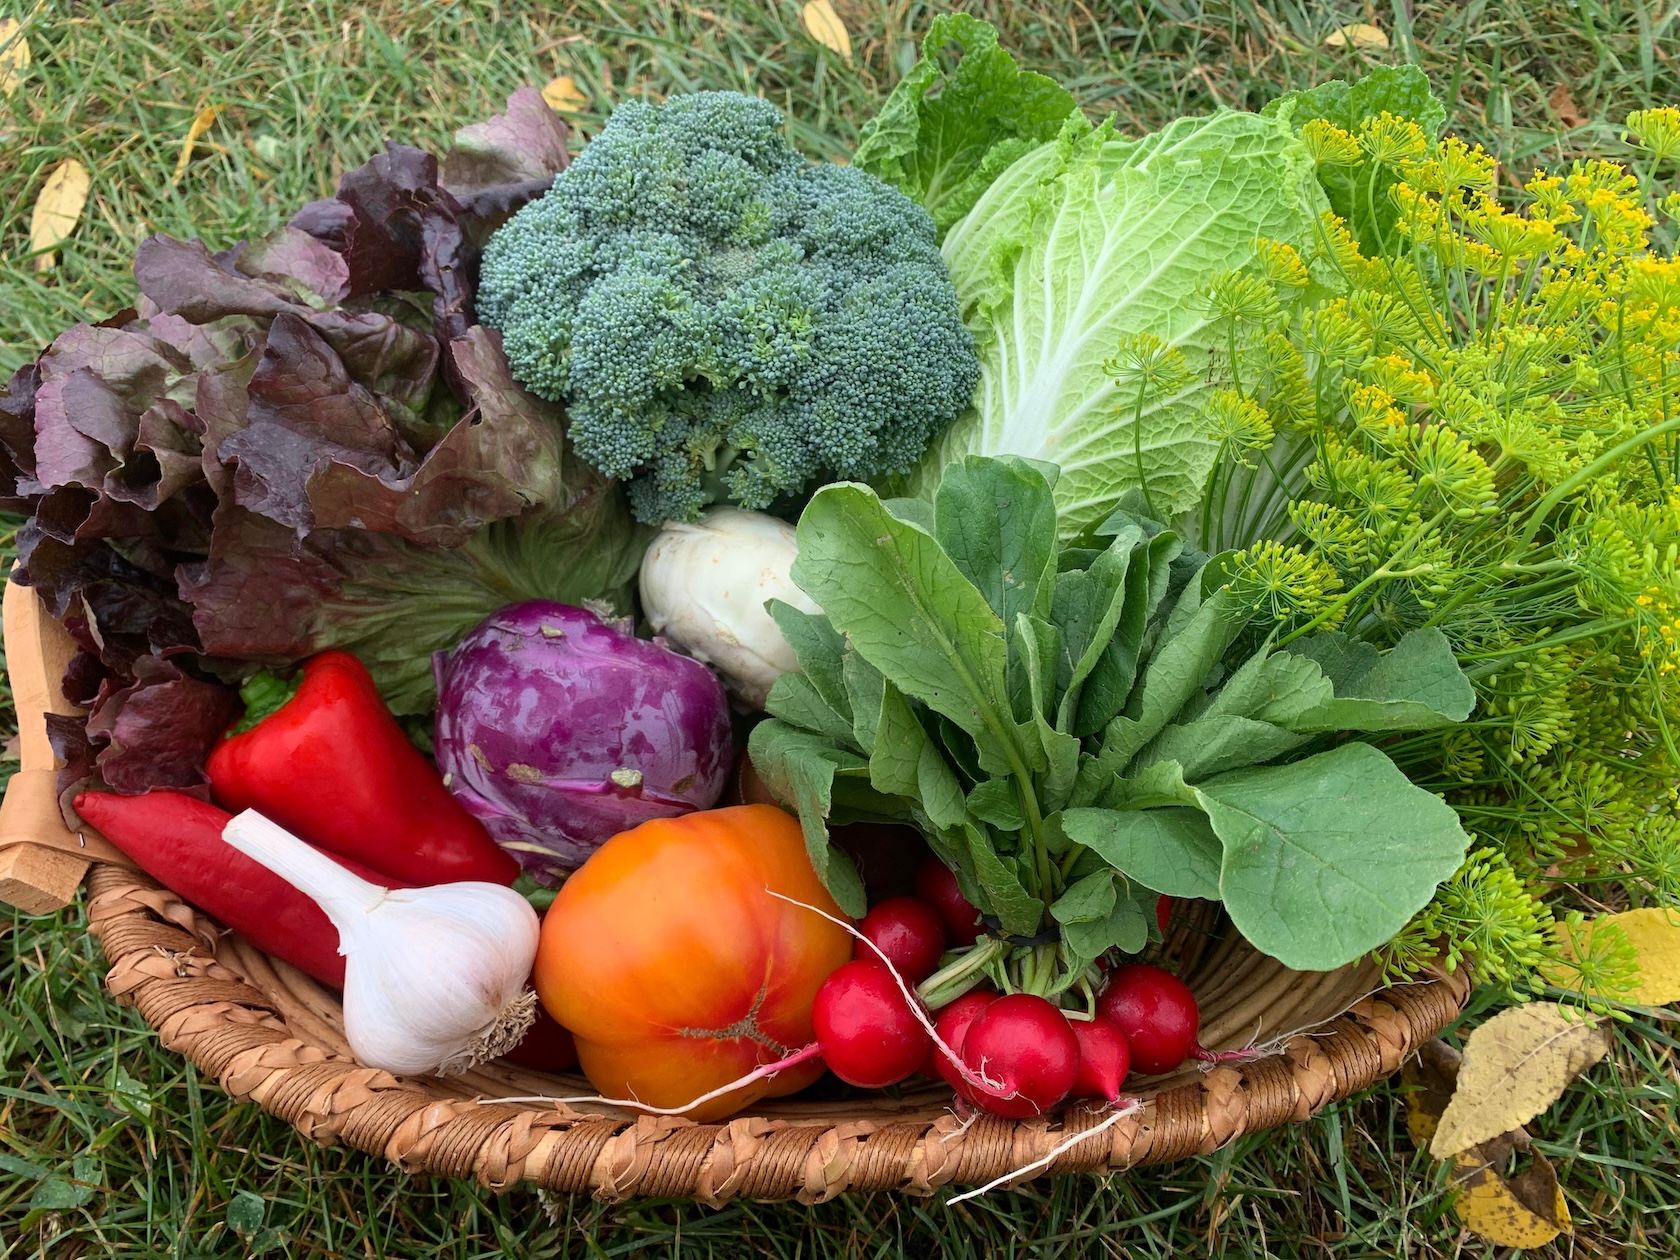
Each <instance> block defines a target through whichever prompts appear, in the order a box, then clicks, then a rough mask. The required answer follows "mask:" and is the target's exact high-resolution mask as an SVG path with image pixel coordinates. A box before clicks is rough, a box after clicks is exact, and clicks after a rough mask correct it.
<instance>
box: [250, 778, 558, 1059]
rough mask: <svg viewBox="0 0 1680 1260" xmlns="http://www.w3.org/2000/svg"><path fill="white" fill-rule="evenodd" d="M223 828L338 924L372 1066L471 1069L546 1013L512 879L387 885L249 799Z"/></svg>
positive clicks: (359, 1043) (527, 916) (348, 1014)
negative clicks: (540, 1006) (539, 1007)
mask: <svg viewBox="0 0 1680 1260" xmlns="http://www.w3.org/2000/svg"><path fill="white" fill-rule="evenodd" d="M222 838H223V839H224V840H226V841H227V842H228V843H229V844H230V845H232V846H233V847H234V848H236V849H238V850H239V851H240V852H241V853H243V854H244V855H245V856H246V857H248V858H252V859H254V860H256V861H257V862H260V863H262V865H264V866H266V867H267V868H268V869H269V870H271V871H273V872H274V873H275V874H276V875H278V876H280V878H282V879H284V880H286V881H287V882H288V883H290V884H291V885H293V886H294V887H295V888H297V889H299V890H300V891H302V892H305V893H307V894H309V896H311V897H313V898H314V899H315V901H316V902H317V903H318V904H319V905H320V907H321V909H322V910H323V911H325V912H326V916H327V918H329V919H331V920H332V922H333V926H334V927H336V928H337V929H338V934H339V940H340V944H339V952H340V953H341V954H343V955H344V1032H345V1036H346V1037H347V1038H348V1039H349V1042H350V1048H351V1049H352V1050H353V1051H355V1053H356V1058H357V1059H359V1060H360V1061H361V1062H363V1063H365V1064H366V1065H367V1066H368V1067H376V1068H383V1069H385V1070H386V1071H387V1072H394V1073H398V1074H400V1075H407V1076H415V1075H421V1074H425V1073H433V1072H435V1073H438V1074H439V1075H448V1074H449V1073H451V1072H464V1071H466V1070H467V1069H468V1068H470V1067H473V1066H474V1065H476V1064H478V1063H482V1062H484V1061H485V1060H487V1059H493V1058H496V1057H498V1056H500V1055H502V1054H505V1053H506V1052H507V1051H509V1050H511V1049H512V1048H513V1047H514V1046H516V1045H517V1044H519V1040H520V1039H521V1038H522V1037H524V1035H525V1034H526V1032H528V1031H529V1030H530V1027H531V1025H532V1023H533V1022H535V1020H536V1001H537V999H536V994H535V993H532V992H530V991H529V990H528V989H526V987H525V981H526V979H527V977H529V976H530V974H531V964H532V963H533V962H534V961H535V960H536V956H537V931H538V924H537V913H536V911H535V910H533V909H531V905H530V903H529V902H528V901H526V900H525V898H523V897H521V896H520V895H519V894H518V893H516V892H514V891H513V889H511V888H504V887H502V886H501V885H500V884H486V883H458V884H437V885H435V886H433V887H431V888H395V889H392V888H381V887H380V886H379V885H378V884H372V883H369V882H368V881H367V880H365V879H362V878H361V877H360V876H357V875H353V874H351V873H350V872H349V871H347V870H345V869H344V868H343V867H342V866H340V865H339V864H338V863H336V862H334V861H332V860H331V859H330V858H327V857H325V856H324V855H323V854H321V853H319V852H317V851H316V850H315V849H313V848H311V847H310V846H309V845H307V844H305V843H304V842H303V841H302V840H299V839H298V838H297V837H296V836H294V835H292V834H291V832H289V831H287V830H286V829H285V828H283V827H281V826H278V825H277V824H275V823H272V822H270V821H269V820H268V819H267V818H264V817H263V816H262V815H261V814H258V813H256V812H255V811H253V810H249V809H248V810H246V811H245V812H243V813H241V814H237V815H235V816H234V818H233V820H232V821H231V822H229V823H228V825H227V826H226V827H225V828H224V829H223V831H222Z"/></svg>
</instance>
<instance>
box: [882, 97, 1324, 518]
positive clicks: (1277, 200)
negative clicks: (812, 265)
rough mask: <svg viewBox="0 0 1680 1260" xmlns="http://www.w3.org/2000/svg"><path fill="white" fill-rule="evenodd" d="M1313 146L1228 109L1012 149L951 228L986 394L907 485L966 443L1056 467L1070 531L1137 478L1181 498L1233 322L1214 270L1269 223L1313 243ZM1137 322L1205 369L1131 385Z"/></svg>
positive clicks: (934, 477)
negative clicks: (1147, 390)
mask: <svg viewBox="0 0 1680 1260" xmlns="http://www.w3.org/2000/svg"><path fill="white" fill-rule="evenodd" d="M1325 206H1326V203H1325V199H1324V194H1323V192H1322V190H1321V189H1320V188H1319V185H1318V181H1317V178H1316V176H1315V173H1314V169H1313V164H1312V161H1311V158H1310V157H1309V156H1308V154H1307V152H1306V150H1305V148H1304V146H1303V145H1302V144H1301V142H1300V140H1299V137H1298V135H1297V133H1296V131H1295V129H1294V128H1292V127H1291V126H1290V125H1289V124H1288V123H1287V122H1286V121H1284V120H1281V119H1274V118H1263V117H1261V116H1259V115H1256V114H1245V113H1237V112H1233V111H1229V110H1223V111H1220V112H1218V113H1215V114H1212V115H1209V116H1207V117H1202V118H1181V119H1179V120H1177V121H1176V122H1174V123H1172V124H1171V125H1169V126H1168V127H1166V128H1164V129H1163V130H1161V131H1158V132H1156V133H1154V134H1152V135H1149V136H1145V137H1143V138H1141V139H1123V138H1121V137H1118V136H1116V135H1115V134H1114V131H1113V128H1112V125H1111V124H1109V123H1104V124H1103V125H1102V126H1099V127H1095V128H1093V127H1092V126H1091V125H1090V124H1089V123H1087V122H1085V120H1084V119H1082V118H1079V117H1077V116H1075V117H1071V118H1069V119H1068V121H1067V123H1066V124H1065V125H1064V127H1063V129H1062V131H1061V133H1060V134H1059V135H1058V136H1057V138H1056V139H1054V140H1052V141H1049V142H1047V143H1045V144H1043V145H1040V146H1039V147H1038V148H1036V149H1034V150H1032V151H1031V152H1029V153H1027V154H1025V155H1024V156H1022V157H1020V158H1019V159H1017V160H1016V161H1015V162H1014V163H1013V164H1011V165H1010V166H1009V167H1008V168H1007V169H1006V170H1005V171H1003V172H1002V174H1000V175H999V176H998V177H997V179H996V180H994V181H993V182H992V183H991V184H990V186H989V187H987V189H986V190H985V192H984V193H982V194H981V196H980V198H979V200H978V201H977V202H976V203H975V205H974V208H973V209H972V210H971V211H969V213H968V214H967V215H965V216H964V217H963V218H962V219H961V220H960V221H959V222H957V223H956V224H955V225H954V226H953V227H952V228H951V230H950V232H949V233H948V234H947V236H946V238H945V242H944V246H943V250H944V255H945V260H946V263H947V265H948V266H949V267H950V270H951V278H952V280H953V282H954V283H955V285H956V289H957V296H958V299H959V301H960V302H961V303H962V306H963V313H964V319H965V320H966V321H967V323H968V326H969V329H970V331H972V332H973V333H974V335H975V340H976V342H977V343H978V345H979V347H980V354H981V365H982V376H981V384H980V388H979V390H978V392H977V394H976V397H975V406H974V409H973V410H972V411H971V412H970V413H968V414H966V415H965V416H963V417H961V418H959V419H958V420H957V421H956V422H955V423H954V424H953V425H952V426H951V428H950V429H949V430H948V431H947V433H946V434H945V436H944V437H943V438H942V439H941V440H940V441H938V442H936V443H935V444H934V446H933V447H932V448H930V450H929V452H928V454H927V455H926V456H925V457H924V459H923V460H922V462H921V464H920V465H919V466H918V468H917V469H916V470H914V472H913V473H912V475H911V478H910V488H911V490H912V491H913V492H914V493H916V494H917V495H919V496H922V497H931V495H932V493H933V491H934V489H935V487H936V486H937V484H938V482H939V480H940V477H941V475H942V470H943V469H944V468H946V467H947V466H949V465H950V464H952V463H953V462H955V461H956V460H959V459H961V458H962V457H963V456H965V455H970V454H979V455H1018V456H1022V457H1025V458H1028V459H1034V460H1041V461H1045V462H1048V463H1054V464H1057V465H1059V466H1060V467H1061V477H1060V479H1059V480H1058V481H1057V483H1056V487H1055V493H1056V507H1057V514H1058V518H1059V529H1060V532H1061V534H1062V536H1063V537H1071V536H1072V535H1074V534H1077V533H1079V532H1080V531H1081V530H1083V529H1085V528H1087V527H1090V526H1093V525H1095V524H1097V523H1098V522H1100V521H1101V520H1103V519H1104V518H1105V517H1106V516H1107V515H1108V514H1109V513H1110V512H1111V511H1112V510H1113V508H1114V506H1115V505H1116V503H1117V502H1118V501H1119V499H1120V498H1121V497H1122V496H1123V495H1124V494H1125V493H1126V492H1127V491H1128V490H1130V489H1132V488H1134V487H1136V486H1137V485H1138V468H1139V455H1138V452H1139V451H1141V461H1142V466H1143V470H1144V474H1145V476H1146V477H1147V478H1148V481H1149V493H1150V498H1151V501H1152V502H1153V503H1154V505H1155V506H1156V508H1157V509H1158V510H1160V511H1162V512H1164V513H1168V514H1170V513H1177V512H1182V511H1186V510H1188V509H1189V508H1191V507H1192V506H1194V505H1195V504H1196V503H1197V502H1198V500H1199V498H1200V495H1201V493H1202V490H1203V486H1204V484H1205V482H1206V480H1207V476H1208V473H1209V471H1210V469H1211V468H1212V465H1213V459H1214V455H1215V445H1214V443H1213V442H1211V441H1210V440H1208V438H1207V437H1205V436H1204V434H1203V431H1202V427H1201V425H1200V422H1199V414H1200V408H1199V402H1200V397H1201V395H1202V393H1203V391H1205V390H1208V389H1211V388H1213V383H1212V382H1210V381H1209V379H1208V377H1209V373H1208V371H1207V370H1206V369H1207V367H1208V361H1209V353H1210V351H1211V350H1212V349H1213V347H1214V344H1215V342H1216V339H1217V338H1218V337H1219V336H1222V334H1221V333H1220V332H1219V330H1218V329H1216V328H1215V327H1213V326H1212V324H1211V322H1210V317H1209V316H1208V315H1207V314H1206V313H1205V312H1204V310H1203V308H1202V304H1201V303H1200V302H1199V301H1198V290H1199V288H1200V286H1201V285H1202V283H1203V282H1204V280H1205V279H1206V278H1207V276H1208V275H1210V274H1212V273H1215V272H1219V271H1223V270H1227V269H1237V268H1241V267H1243V266H1245V265H1247V264H1248V263H1249V262H1250V261H1251V260H1252V259H1253V258H1254V256H1255V242H1256V240H1257V239H1260V238H1269V239H1273V240H1281V241H1287V242H1289V243H1291V244H1294V245H1297V246H1301V245H1304V244H1305V243H1306V242H1307V241H1309V240H1310V239H1311V235H1312V232H1313V230H1314V226H1315V223H1316V219H1317V216H1318V215H1319V213H1320V212H1321V211H1322V210H1323V209H1324V208H1325ZM1128 333H1152V334H1154V335H1155V336H1157V337H1160V338H1162V339H1163V340H1165V341H1167V342H1170V343H1171V344H1173V345H1175V346H1177V347H1178V348H1179V349H1180V350H1181V351H1182V352H1183V353H1184V354H1185V356H1186V358H1187V359H1188V360H1189V363H1190V366H1191V367H1192V368H1193V369H1195V373H1194V376H1195V380H1194V383H1193V384H1192V385H1191V386H1189V387H1187V388H1186V389H1184V390H1183V391H1181V392H1179V393H1177V394H1176V395H1174V396H1171V397H1167V398H1161V399H1146V400H1145V404H1144V407H1143V410H1142V415H1141V420H1139V421H1137V422H1138V423H1141V425H1142V426H1143V431H1142V433H1141V435H1140V437H1139V438H1138V440H1136V444H1135V447H1134V434H1133V432H1132V425H1133V423H1134V417H1135V416H1136V414H1137V410H1136V407H1135V403H1134V400H1135V397H1136V396H1135V395H1130V396H1128V394H1127V393H1126V392H1124V391H1121V390H1118V389H1117V388H1116V386H1115V384H1114V383H1113V381H1112V380H1111V379H1110V378H1109V376H1108V375H1107V374H1106V373H1105V372H1104V370H1103V364H1104V362H1105V361H1107V360H1108V359H1109V358H1111V357H1112V356H1113V355H1114V353H1115V350H1116V349H1117V346H1118V343H1119V340H1120V338H1121V337H1122V336H1123V335H1125V334H1128Z"/></svg>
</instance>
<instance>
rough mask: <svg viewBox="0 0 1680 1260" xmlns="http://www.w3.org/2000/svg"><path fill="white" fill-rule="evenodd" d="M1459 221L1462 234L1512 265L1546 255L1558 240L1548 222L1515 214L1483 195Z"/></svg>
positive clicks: (1550, 222) (1556, 232)
mask: <svg viewBox="0 0 1680 1260" xmlns="http://www.w3.org/2000/svg"><path fill="white" fill-rule="evenodd" d="M1461 217H1462V219H1463V221H1464V230H1465V231H1466V232H1468V233H1469V234H1470V236H1471V237H1473V238H1474V239H1475V240H1478V241H1480V242H1481V243H1482V244H1484V245H1486V246H1487V247H1488V248H1489V249H1491V250H1493V251H1494V252H1495V253H1497V254H1498V255H1500V257H1501V258H1505V259H1510V260H1511V261H1513V262H1526V261H1528V260H1529V259H1531V258H1538V257H1540V256H1541V255H1543V254H1547V253H1550V252H1551V250H1552V248H1553V247H1554V246H1555V245H1556V244H1557V243H1558V241H1559V239H1560V238H1559V236H1558V230H1557V227H1556V225H1555V224H1553V223H1552V221H1551V220H1550V219H1545V218H1539V219H1530V218H1527V217H1525V216H1523V215H1520V214H1515V213H1513V212H1511V211H1509V210H1506V209H1504V208H1503V207H1502V206H1501V205H1500V204H1499V203H1498V202H1497V201H1495V200H1494V199H1493V198H1492V197H1489V196H1486V195H1485V194H1483V195H1480V196H1478V198H1477V200H1476V202H1475V203H1474V204H1473V205H1470V206H1467V207H1466V208H1465V211H1464V214H1463V215H1462V216H1461Z"/></svg>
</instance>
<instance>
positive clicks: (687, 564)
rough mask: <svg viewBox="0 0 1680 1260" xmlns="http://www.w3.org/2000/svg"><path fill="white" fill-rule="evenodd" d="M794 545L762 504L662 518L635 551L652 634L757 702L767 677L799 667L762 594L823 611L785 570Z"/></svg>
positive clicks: (765, 690)
mask: <svg viewBox="0 0 1680 1260" xmlns="http://www.w3.org/2000/svg"><path fill="white" fill-rule="evenodd" d="M798 552H799V547H798V544H797V543H796V542H795V541H794V532H793V526H791V525H789V524H788V523H787V522H786V521H783V520H778V519H777V518H776V517H774V516H768V515H766V514H765V513H763V512H745V511H742V510H741V509H740V508H713V509H712V510H711V511H709V512H707V513H706V514H705V515H704V516H702V517H701V518H700V519H699V520H697V521H692V522H684V521H667V522H666V523H665V527H664V529H663V530H662V531H661V532H660V534H659V537H657V538H655V539H654V540H653V544H652V545H651V546H650V547H649V548H648V549H647V554H646V555H645V556H643V557H642V571H641V588H642V610H643V612H644V613H646V614H647V619H648V623H649V624H650V625H651V626H652V627H653V632H654V633H655V634H661V635H664V636H665V637H666V638H667V639H669V640H670V641H671V643H672V644H673V645H674V646H676V647H678V648H681V649H682V650H683V651H685V652H687V653H688V654H689V655H690V656H692V657H694V658H695V659H697V660H701V661H704V662H705V663H706V664H708V665H710V666H711V667H712V668H713V669H715V670H717V672H718V673H719V674H720V675H721V676H722V678H723V680H724V682H725V683H727V684H728V685H729V687H730V689H731V690H732V691H734V692H736V694H738V695H739V696H740V697H741V699H742V700H743V701H745V702H746V703H747V704H749V705H751V706H752V707H753V708H755V709H762V708H763V707H764V701H765V697H767V696H768V695H769V694H770V687H771V684H772V683H774V682H775V681H776V679H778V678H780V677H781V676H782V675H783V674H786V673H790V672H792V671H793V670H796V669H798V668H799V661H798V659H797V658H796V657H795V656H794V654H793V649H792V648H790V647H789V646H788V643H787V640H786V639H784V638H783V637H782V632H781V630H780V629H779V628H777V626H776V622H775V620H774V619H773V618H772V617H771V616H770V614H769V613H768V612H766V611H765V607H764V605H765V601H767V600H770V599H779V600H781V601H783V602H784V603H787V604H791V605H792V606H793V607H795V608H798V609H800V610H801V611H802V612H808V613H813V614H814V613H820V612H821V611H822V609H820V608H818V607H817V605H816V604H814V603H813V602H812V601H811V597H810V596H809V595H807V594H805V592H804V591H802V590H800V589H799V588H798V587H797V586H795V585H794V584H793V579H792V578H791V577H789V576H788V570H789V569H790V568H791V567H792V566H793V559H794V557H795V556H796V555H797V554H798Z"/></svg>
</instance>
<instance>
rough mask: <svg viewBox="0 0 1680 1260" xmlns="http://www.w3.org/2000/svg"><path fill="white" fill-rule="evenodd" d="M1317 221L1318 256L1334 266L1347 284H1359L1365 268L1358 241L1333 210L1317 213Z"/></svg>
mask: <svg viewBox="0 0 1680 1260" xmlns="http://www.w3.org/2000/svg"><path fill="white" fill-rule="evenodd" d="M1318 222H1319V241H1318V253H1319V256H1320V257H1321V258H1323V259H1324V261H1325V262H1327V263H1329V264H1330V265H1331V266H1332V267H1334V268H1335V269H1336V271H1337V272H1339V273H1340V274H1341V276H1342V278H1343V279H1345V280H1346V281H1347V282H1348V283H1349V284H1359V283H1360V282H1361V280H1362V279H1363V278H1364V275H1365V270H1366V261H1365V258H1364V256H1363V255H1362V254H1361V253H1360V252H1359V242H1358V241H1356V240H1355V239H1354V237H1353V233H1352V232H1350V231H1348V226H1347V224H1346V223H1344V222H1342V220H1341V217H1340V216H1339V215H1337V214H1336V213H1335V211H1333V210H1326V211H1325V212H1324V213H1323V214H1321V215H1319V217H1318Z"/></svg>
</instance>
